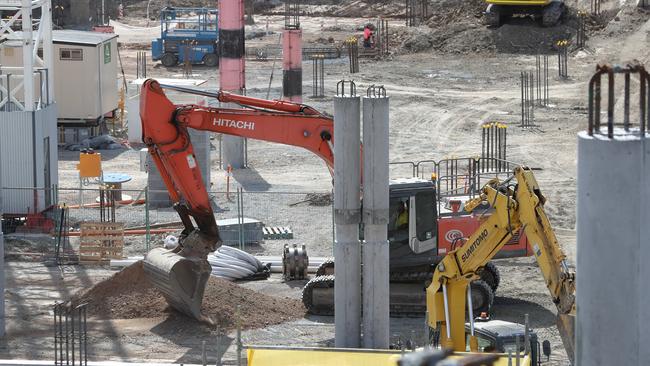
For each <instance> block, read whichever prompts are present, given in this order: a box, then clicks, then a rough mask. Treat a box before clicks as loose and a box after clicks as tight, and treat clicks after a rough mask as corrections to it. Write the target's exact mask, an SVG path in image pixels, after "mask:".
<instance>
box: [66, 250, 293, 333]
mask: <svg viewBox="0 0 650 366" xmlns="http://www.w3.org/2000/svg"><path fill="white" fill-rule="evenodd" d="M83 303H85V304H87V314H88V316H91V317H97V318H100V319H137V318H158V317H161V316H166V317H168V318H169V320H171V321H175V322H176V323H177V325H178V326H181V327H186V328H188V329H191V328H195V327H196V326H197V325H199V324H200V326H204V327H210V328H216V327H218V328H219V329H222V330H231V329H234V328H235V327H236V326H237V318H238V317H239V320H240V321H241V327H242V328H243V329H249V328H260V327H266V326H269V325H273V324H279V323H283V322H286V321H289V320H294V319H298V318H301V317H303V316H304V313H305V309H304V307H303V305H302V303H301V302H300V301H297V300H294V299H289V298H279V297H273V296H269V295H265V294H261V293H259V292H255V291H252V290H249V289H247V288H244V287H241V286H238V285H236V284H234V283H231V282H228V281H225V280H221V279H218V278H214V277H210V279H209V280H208V285H207V287H206V289H205V295H204V297H203V305H202V308H201V312H202V313H203V315H206V316H207V317H209V318H210V319H211V320H212V321H213V322H214V324H213V325H210V324H207V323H205V322H199V321H197V320H195V319H193V318H190V317H188V316H186V315H184V314H181V313H179V312H177V311H175V310H174V309H172V308H171V307H169V306H168V304H167V301H166V300H165V298H164V297H163V295H162V294H161V293H160V292H159V291H158V290H156V289H155V288H154V287H153V286H152V284H151V283H150V282H149V280H148V279H147V278H146V276H145V272H144V268H143V263H142V262H141V261H138V262H136V263H134V264H132V265H130V266H128V267H126V268H124V269H122V270H121V271H120V272H118V273H116V274H115V275H113V276H111V277H110V278H108V279H106V280H104V281H102V282H99V283H97V284H96V285H94V286H93V287H91V288H90V289H88V290H87V291H83V292H82V293H81V294H78V295H76V296H75V297H74V298H73V299H72V300H71V301H70V305H71V306H72V307H76V306H77V305H79V304H83ZM238 307H239V311H240V313H239V315H238V314H237V308H238Z"/></svg>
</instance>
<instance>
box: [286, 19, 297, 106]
mask: <svg viewBox="0 0 650 366" xmlns="http://www.w3.org/2000/svg"><path fill="white" fill-rule="evenodd" d="M282 96H283V97H284V99H285V100H290V101H292V102H296V103H302V30H300V29H285V30H284V33H282Z"/></svg>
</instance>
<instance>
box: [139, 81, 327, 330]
mask: <svg viewBox="0 0 650 366" xmlns="http://www.w3.org/2000/svg"><path fill="white" fill-rule="evenodd" d="M170 88H175V89H179V91H183V92H189V93H195V94H201V95H209V96H213V97H215V98H216V99H217V100H219V101H220V102H224V103H236V104H239V105H240V106H242V107H244V108H240V109H229V108H212V107H205V106H197V105H181V106H177V105H174V104H173V103H172V102H171V101H170V100H169V99H168V98H167V96H166V95H165V93H164V91H163V86H161V85H160V84H159V83H158V82H156V81H155V80H147V81H145V82H144V84H143V85H142V91H141V94H140V119H141V121H142V141H143V142H144V143H145V144H146V145H147V147H148V149H149V153H150V154H151V157H152V160H153V162H154V163H155V165H156V167H157V168H158V171H159V172H160V175H161V177H162V179H163V182H164V183H165V186H166V187H167V190H168V191H169V195H170V198H171V200H172V202H173V206H174V209H175V210H176V211H177V212H178V214H179V216H180V218H181V221H182V223H183V226H184V230H183V232H182V233H181V238H180V240H179V245H178V247H176V248H175V249H173V250H166V249H162V248H156V249H154V250H152V251H151V252H149V253H148V254H147V256H146V257H145V262H144V264H145V270H146V272H147V275H148V277H149V279H150V280H151V281H152V282H153V284H154V285H155V286H156V287H157V288H158V289H160V290H161V291H162V292H163V294H164V295H165V298H166V299H167V301H168V302H169V303H170V305H172V306H173V307H175V308H176V309H178V310H180V311H182V312H184V313H186V314H188V315H191V316H194V317H196V318H199V319H203V317H202V316H201V312H200V309H201V302H202V299H203V292H204V290H205V286H206V284H207V279H208V277H209V275H210V272H211V267H210V265H209V263H208V262H207V256H208V253H210V252H212V251H214V250H216V249H217V248H218V247H219V246H220V245H221V240H220V237H219V230H218V228H217V223H216V220H215V218H214V214H213V211H212V207H211V205H210V199H209V197H208V192H207V190H206V187H205V184H204V182H203V179H202V177H201V170H200V168H199V166H198V164H197V162H196V157H195V155H194V149H193V146H192V142H191V141H190V137H189V133H188V129H190V128H192V129H195V130H200V131H209V132H219V133H223V134H227V135H233V136H241V137H246V138H252V139H257V140H264V141H270V142H277V143H281V144H285V145H292V146H298V147H303V148H305V149H307V150H309V151H311V152H313V153H314V154H316V155H317V156H319V157H320V158H322V159H323V160H324V161H325V163H326V164H327V166H328V168H329V169H330V171H332V167H333V164H334V156H333V153H332V151H333V149H332V144H333V131H334V126H333V121H332V119H331V118H329V117H327V116H325V115H322V114H321V113H319V112H318V111H316V110H315V109H313V108H311V107H308V106H305V105H302V104H296V103H291V102H285V101H268V100H262V99H256V98H250V97H246V96H239V95H235V94H230V93H225V92H219V93H215V94H212V93H206V92H203V91H195V90H192V89H185V88H177V87H170ZM192 219H194V223H193V222H192ZM194 224H196V226H195V225H194Z"/></svg>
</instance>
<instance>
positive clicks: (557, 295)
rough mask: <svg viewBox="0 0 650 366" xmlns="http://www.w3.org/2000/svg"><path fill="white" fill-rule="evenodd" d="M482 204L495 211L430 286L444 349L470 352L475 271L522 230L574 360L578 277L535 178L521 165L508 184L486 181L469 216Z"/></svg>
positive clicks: (432, 316)
mask: <svg viewBox="0 0 650 366" xmlns="http://www.w3.org/2000/svg"><path fill="white" fill-rule="evenodd" d="M513 179H515V180H516V184H514V183H513V182H512V180H513ZM483 202H487V203H488V204H489V205H490V206H491V207H492V208H493V209H494V213H493V214H492V215H491V216H489V218H488V219H487V220H486V221H485V222H483V224H482V225H481V226H480V227H479V228H478V230H476V231H475V232H474V233H473V234H472V236H470V237H469V239H468V240H467V241H466V242H465V244H463V246H461V247H460V248H457V249H455V250H453V251H451V252H449V253H448V254H447V255H446V256H445V258H443V260H442V261H441V262H440V263H439V264H438V266H437V267H436V270H435V272H434V274H433V279H432V281H431V285H429V287H428V288H427V309H428V313H429V319H428V323H429V326H430V327H432V328H434V329H437V330H439V331H440V339H441V343H442V346H443V347H445V348H451V349H453V350H454V351H465V350H466V338H465V309H466V308H468V309H471V306H467V304H466V302H467V299H468V298H470V299H471V296H468V288H469V283H470V282H471V281H472V280H474V279H478V278H479V276H478V274H477V273H479V271H480V270H481V269H482V268H483V267H484V266H485V265H486V263H487V262H488V261H490V260H491V259H492V258H493V257H494V256H495V255H496V253H497V252H498V251H499V250H500V249H501V248H502V247H503V246H504V245H505V244H506V243H507V242H508V241H509V240H510V239H511V238H512V235H513V234H514V233H516V232H517V231H518V230H519V229H522V228H523V230H524V232H525V233H526V236H527V238H528V243H529V245H531V247H532V249H533V252H534V253H535V257H536V258H537V263H538V264H539V268H540V270H541V271H542V275H543V276H544V280H545V282H546V285H547V287H548V289H549V292H550V293H551V296H552V298H553V302H554V303H555V304H556V305H557V309H558V329H559V331H560V335H561V336H562V341H563V343H564V346H565V348H566V350H567V354H568V355H569V358H570V359H573V335H574V333H575V332H574V317H575V274H574V273H573V272H571V271H570V270H569V268H568V266H567V263H566V256H565V254H564V253H563V252H562V249H561V248H560V246H559V244H558V242H557V239H556V237H555V233H554V232H553V229H552V228H551V225H550V223H549V220H548V217H547V216H546V213H545V212H544V203H545V202H546V199H545V198H544V196H543V195H542V193H541V191H540V189H539V186H538V185H537V181H536V179H535V176H534V175H533V173H532V171H531V170H530V169H528V168H524V167H517V168H515V170H514V175H513V176H512V177H510V178H509V179H508V180H506V181H504V182H499V180H498V179H493V180H491V181H490V182H488V184H487V185H486V186H485V187H483V188H482V190H481V195H480V196H479V197H477V198H475V199H473V200H472V201H470V202H468V204H467V205H466V210H467V211H469V212H471V211H473V210H474V209H476V208H477V207H478V206H479V205H481V203H483ZM470 311H471V310H470ZM470 315H471V314H470ZM471 320H473V319H471ZM470 339H471V341H470V348H471V349H472V351H476V349H475V348H476V339H475V338H474V337H471V338H470Z"/></svg>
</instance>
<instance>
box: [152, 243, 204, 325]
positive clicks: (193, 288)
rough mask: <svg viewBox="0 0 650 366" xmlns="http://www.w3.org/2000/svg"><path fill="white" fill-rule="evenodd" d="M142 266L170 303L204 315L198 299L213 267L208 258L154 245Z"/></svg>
mask: <svg viewBox="0 0 650 366" xmlns="http://www.w3.org/2000/svg"><path fill="white" fill-rule="evenodd" d="M144 270H145V274H146V276H147V278H148V279H149V281H151V283H152V284H153V285H154V287H156V288H157V289H158V290H159V291H160V292H161V293H162V294H163V296H164V297H165V299H166V300H167V302H168V303H169V305H170V306H172V307H173V308H175V309H176V310H178V311H180V312H182V313H185V314H187V315H189V316H191V317H194V318H196V319H199V320H200V319H202V318H203V316H202V315H201V303H202V301H203V293H204V291H205V287H206V285H207V283H208V278H209V277H210V273H211V271H212V267H211V266H210V264H209V263H208V261H207V260H205V259H200V258H185V257H182V256H180V255H178V254H176V253H173V252H171V251H169V250H167V249H163V248H156V249H153V250H151V251H150V252H149V253H147V255H146V256H145V258H144Z"/></svg>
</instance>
